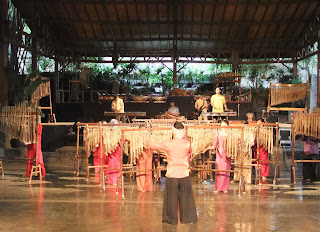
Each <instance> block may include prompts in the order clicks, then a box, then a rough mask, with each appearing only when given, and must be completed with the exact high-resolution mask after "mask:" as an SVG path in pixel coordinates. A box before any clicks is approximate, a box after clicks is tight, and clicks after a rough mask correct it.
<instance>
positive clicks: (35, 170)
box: [29, 159, 42, 184]
mask: <svg viewBox="0 0 320 232" xmlns="http://www.w3.org/2000/svg"><path fill="white" fill-rule="evenodd" d="M33 162H34V163H35V162H36V161H35V159H34V160H33ZM38 174H39V176H40V181H41V180H42V171H41V165H40V164H36V165H32V168H31V173H30V177H29V183H30V184H31V181H32V176H38Z"/></svg>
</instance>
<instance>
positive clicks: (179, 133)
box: [172, 127, 185, 139]
mask: <svg viewBox="0 0 320 232" xmlns="http://www.w3.org/2000/svg"><path fill="white" fill-rule="evenodd" d="M172 132H173V133H174V134H175V136H176V137H177V138H179V139H182V138H183V136H184V135H185V130H184V129H177V128H174V127H172Z"/></svg>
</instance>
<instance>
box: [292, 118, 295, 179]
mask: <svg viewBox="0 0 320 232" xmlns="http://www.w3.org/2000/svg"><path fill="white" fill-rule="evenodd" d="M293 117H294V116H293V114H291V155H292V162H291V181H292V182H293V184H296V173H295V167H294V145H295V139H296V138H295V136H296V135H295V133H294V123H293Z"/></svg>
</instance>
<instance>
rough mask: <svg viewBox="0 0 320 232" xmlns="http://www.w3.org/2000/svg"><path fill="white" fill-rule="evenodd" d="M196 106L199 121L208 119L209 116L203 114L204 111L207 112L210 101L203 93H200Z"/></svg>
mask: <svg viewBox="0 0 320 232" xmlns="http://www.w3.org/2000/svg"><path fill="white" fill-rule="evenodd" d="M194 107H195V108H196V111H197V112H196V115H197V117H198V120H199V121H201V120H208V117H207V116H204V115H203V113H207V109H208V103H207V100H206V99H205V98H204V97H203V96H202V95H199V98H198V100H197V101H196V103H195V104H194Z"/></svg>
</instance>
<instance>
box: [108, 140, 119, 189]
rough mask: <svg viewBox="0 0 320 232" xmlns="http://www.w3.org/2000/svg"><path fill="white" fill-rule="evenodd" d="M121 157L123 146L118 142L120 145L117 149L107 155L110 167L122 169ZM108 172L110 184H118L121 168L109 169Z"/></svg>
mask: <svg viewBox="0 0 320 232" xmlns="http://www.w3.org/2000/svg"><path fill="white" fill-rule="evenodd" d="M120 158H121V146H120V143H118V147H117V149H116V150H114V151H113V152H111V153H110V154H108V157H107V164H108V168H118V169H120V162H121V161H120V160H121V159H120ZM105 173H106V174H108V181H107V183H108V184H113V185H115V184H117V181H118V175H119V170H107V171H106V172H105Z"/></svg>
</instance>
